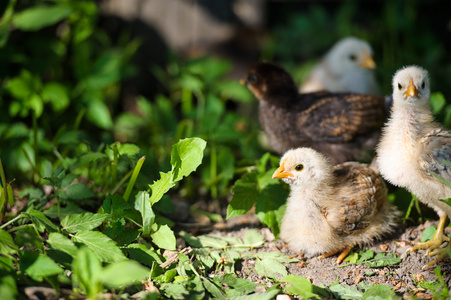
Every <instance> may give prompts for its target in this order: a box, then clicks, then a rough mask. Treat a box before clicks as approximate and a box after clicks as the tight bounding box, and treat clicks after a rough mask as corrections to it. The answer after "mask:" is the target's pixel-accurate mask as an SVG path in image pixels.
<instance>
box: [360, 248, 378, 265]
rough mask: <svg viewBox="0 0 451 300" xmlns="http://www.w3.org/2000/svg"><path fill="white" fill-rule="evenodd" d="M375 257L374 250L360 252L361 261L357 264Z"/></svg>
mask: <svg viewBox="0 0 451 300" xmlns="http://www.w3.org/2000/svg"><path fill="white" fill-rule="evenodd" d="M373 257H374V251H373V250H370V249H368V250H366V251H360V252H359V259H358V260H357V263H361V262H364V261H367V260H370V259H372V258H373Z"/></svg>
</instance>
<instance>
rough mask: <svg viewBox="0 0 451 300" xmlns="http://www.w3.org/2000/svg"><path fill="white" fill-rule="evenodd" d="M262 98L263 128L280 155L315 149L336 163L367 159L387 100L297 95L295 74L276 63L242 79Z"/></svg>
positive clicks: (256, 68)
mask: <svg viewBox="0 0 451 300" xmlns="http://www.w3.org/2000/svg"><path fill="white" fill-rule="evenodd" d="M244 82H245V83H246V84H247V87H248V88H249V89H250V91H251V92H252V93H253V94H254V95H255V97H256V98H257V99H258V100H259V119H260V124H261V126H262V128H263V130H264V131H265V133H266V135H267V136H268V141H269V144H270V146H271V148H272V149H273V150H275V151H276V152H278V153H279V154H282V153H284V152H285V151H287V150H288V149H292V148H297V147H311V148H314V149H315V150H317V151H319V152H321V153H323V154H324V155H326V156H327V157H328V158H329V159H330V160H331V162H332V163H340V162H345V161H351V160H359V161H369V160H370V158H371V151H373V150H374V148H375V146H376V144H377V142H378V141H379V137H380V132H381V128H382V125H383V124H384V121H385V99H384V98H382V97H378V96H374V95H364V94H353V93H329V92H324V91H323V92H317V93H308V94H299V92H298V91H297V87H296V84H295V83H294V81H293V79H292V77H291V75H290V74H289V73H288V72H286V71H285V70H284V69H283V68H282V67H280V66H279V65H277V64H274V63H269V62H263V63H257V64H255V65H253V66H252V67H250V68H249V70H248V74H247V78H246V80H245V81H244Z"/></svg>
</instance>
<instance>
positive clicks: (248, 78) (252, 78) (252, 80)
mask: <svg viewBox="0 0 451 300" xmlns="http://www.w3.org/2000/svg"><path fill="white" fill-rule="evenodd" d="M257 80H258V79H257V75H254V74H252V75H249V76H248V77H247V81H248V82H250V83H254V82H257Z"/></svg>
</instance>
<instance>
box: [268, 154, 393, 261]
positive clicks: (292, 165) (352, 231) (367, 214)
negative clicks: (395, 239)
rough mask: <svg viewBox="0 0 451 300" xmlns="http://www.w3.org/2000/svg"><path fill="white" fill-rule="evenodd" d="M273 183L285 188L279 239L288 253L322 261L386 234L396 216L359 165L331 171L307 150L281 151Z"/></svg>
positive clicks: (379, 185)
mask: <svg viewBox="0 0 451 300" xmlns="http://www.w3.org/2000/svg"><path fill="white" fill-rule="evenodd" d="M273 178H282V180H283V181H285V182H286V183H288V184H289V185H290V196H289V197H288V202H287V208H286V213H285V216H284V217H283V220H282V226H281V230H280V237H281V238H282V239H283V240H284V241H285V242H287V243H288V246H289V247H290V248H291V249H292V250H294V251H302V252H303V253H304V254H307V255H317V254H322V253H325V254H324V255H322V256H321V257H328V256H330V255H333V254H335V253H338V252H340V251H343V252H342V253H341V255H340V256H339V257H338V259H337V262H338V263H340V262H341V261H342V260H343V259H344V258H345V257H346V255H347V254H348V253H349V251H350V250H351V249H352V247H354V246H355V245H363V244H369V243H371V242H372V241H373V240H374V239H375V238H379V237H380V236H381V235H382V234H384V233H388V232H391V231H392V230H393V226H394V225H395V221H396V218H397V217H398V212H397V210H396V208H395V207H394V206H392V205H391V203H390V202H388V200H387V188H386V186H385V184H384V181H383V180H382V178H381V177H380V176H379V175H378V174H377V173H376V172H375V171H374V170H373V169H371V168H369V167H368V166H367V165H365V164H360V163H357V162H346V163H342V164H339V165H336V166H332V164H330V162H329V161H328V160H327V159H326V157H324V155H322V154H320V153H319V152H317V151H315V150H313V149H311V148H298V149H293V150H289V151H287V152H286V153H285V154H284V155H283V157H282V158H281V160H280V167H279V168H278V169H277V170H276V171H275V172H274V174H273Z"/></svg>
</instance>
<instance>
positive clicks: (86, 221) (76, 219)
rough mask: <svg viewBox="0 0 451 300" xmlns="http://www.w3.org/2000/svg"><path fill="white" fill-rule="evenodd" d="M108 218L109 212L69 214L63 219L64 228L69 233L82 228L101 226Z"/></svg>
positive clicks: (89, 228)
mask: <svg viewBox="0 0 451 300" xmlns="http://www.w3.org/2000/svg"><path fill="white" fill-rule="evenodd" d="M106 218H108V214H93V213H90V212H87V213H82V214H75V215H68V216H66V217H65V218H64V219H63V220H62V221H61V225H62V226H63V229H64V230H66V231H67V232H69V233H75V232H78V231H81V230H91V229H94V228H97V227H99V226H100V224H102V223H103V221H105V220H106Z"/></svg>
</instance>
